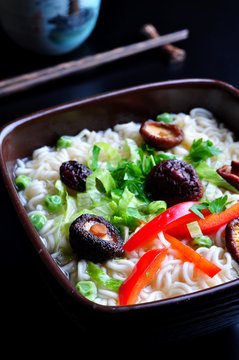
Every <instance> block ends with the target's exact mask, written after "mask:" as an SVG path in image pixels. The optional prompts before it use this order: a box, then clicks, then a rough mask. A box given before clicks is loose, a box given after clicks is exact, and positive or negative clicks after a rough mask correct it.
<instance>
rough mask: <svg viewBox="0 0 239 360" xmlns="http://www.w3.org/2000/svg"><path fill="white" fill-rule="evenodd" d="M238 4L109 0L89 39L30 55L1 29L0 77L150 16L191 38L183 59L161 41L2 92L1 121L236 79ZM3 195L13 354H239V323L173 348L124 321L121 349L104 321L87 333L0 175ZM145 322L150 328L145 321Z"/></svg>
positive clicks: (117, 36)
mask: <svg viewBox="0 0 239 360" xmlns="http://www.w3.org/2000/svg"><path fill="white" fill-rule="evenodd" d="M238 13H239V2H238V1H236V0H235V1H233V0H227V1H214V0H211V1H204V0H201V1H195V2H194V1H186V0H181V1H177V0H167V1H157V0H155V1H153V0H142V1H137V0H128V1H127V0H121V1H112V0H111V1H110V0H103V1H102V6H101V11H100V16H99V19H98V22H97V25H96V28H95V30H94V32H93V33H92V35H91V36H90V38H89V39H88V40H87V41H86V42H85V43H84V44H83V45H82V46H81V47H79V48H78V49H77V50H75V51H73V52H71V53H69V54H67V55H64V56H42V55H37V54H33V53H31V52H29V51H27V50H24V49H22V48H20V47H19V46H18V45H16V44H14V43H13V42H12V41H11V40H10V39H9V38H8V36H7V35H6V34H5V33H4V31H3V30H2V29H0V44H1V56H0V79H6V78H8V77H11V76H15V75H20V74H22V73H26V72H30V71H33V70H37V69H41V68H44V67H47V66H52V65H55V64H58V63H61V62H65V61H68V60H73V59H79V58H82V57H83V56H86V55H90V54H94V53H97V52H102V51H106V50H110V49H112V48H115V47H118V46H123V45H127V44H130V43H133V42H137V41H139V40H142V36H141V35H140V28H141V26H142V25H144V24H145V23H153V24H154V25H155V26H156V27H157V28H158V30H159V32H160V33H161V34H166V33H169V32H173V31H178V30H182V29H189V31H190V34H189V38H188V39H187V40H184V41H181V42H179V43H177V45H178V46H181V47H183V48H184V49H185V50H186V51H187V59H186V61H185V62H183V63H182V64H174V65H172V64H171V65H170V64H168V63H167V62H165V59H164V58H162V55H161V52H160V50H159V49H157V50H151V51H148V52H147V53H144V54H140V55H136V56H132V57H130V58H128V59H124V60H119V61H116V62H114V63H111V64H108V65H104V66H101V67H99V68H95V69H92V70H89V71H86V72H84V73H80V74H77V75H72V76H70V77H68V78H64V79H61V80H57V81H55V82H50V83H48V84H45V85H41V86H38V87H36V88H34V89H31V90H29V91H25V92H22V93H19V94H15V95H11V96H8V97H5V98H1V99H0V126H1V125H4V124H5V123H7V122H9V121H11V120H14V119H15V118H17V117H21V116H24V115H26V114H29V113H31V112H35V111H37V110H40V109H43V108H46V107H50V106H54V105H56V104H60V103H65V102H68V101H71V100H75V99H80V98H85V97H88V96H91V95H95V94H100V93H105V92H108V91H110V90H117V89H122V88H126V87H129V86H134V85H139V84H145V83H150V82H158V81H164V80H169V79H183V78H210V79H218V80H222V81H225V82H228V83H230V84H231V85H234V86H235V87H239V46H238V45H239V42H238V35H239V31H238V30H239V22H238ZM0 201H1V206H0V215H1V216H0V229H1V252H0V256H1V261H0V264H1V267H2V271H1V274H2V277H3V279H2V286H1V298H2V300H3V301H4V303H3V305H2V307H1V309H2V319H4V320H3V323H2V326H1V327H2V329H3V331H4V334H5V336H4V338H6V341H5V340H4V344H5V345H6V348H7V350H8V353H9V355H11V354H13V353H15V354H18V355H19V356H20V355H27V354H31V351H30V345H31V346H33V347H34V348H35V351H36V352H37V354H40V352H42V353H43V354H44V353H45V355H48V354H50V352H52V353H53V354H55V355H60V354H62V353H64V352H66V354H67V356H70V355H71V354H73V353H75V354H78V356H82V352H84V350H85V351H86V352H87V354H88V355H89V356H90V355H94V356H97V355H104V356H106V357H107V356H108V355H111V356H114V354H117V355H118V354H122V356H127V355H131V354H132V355H135V356H137V355H147V354H150V355H153V356H155V355H156V356H158V357H159V356H162V351H164V350H167V351H168V353H169V355H170V356H171V357H173V356H174V355H175V356H177V357H178V356H179V357H184V358H188V359H189V358H190V359H191V358H193V357H194V356H195V355H197V356H205V355H208V356H213V357H217V358H219V359H224V358H227V359H228V360H231V359H233V360H234V359H238V358H239V345H238V340H239V324H238V325H237V326H234V327H229V328H226V329H224V330H220V331H218V332H215V333H213V334H210V335H207V336H206V335H205V336H202V337H200V338H197V339H191V340H190V339H185V340H184V341H182V342H181V343H178V342H177V343H175V346H171V347H170V348H168V347H166V346H165V348H164V347H163V345H160V346H158V342H157V339H156V338H155V339H152V342H151V343H150V344H149V343H145V344H142V343H141V344H139V343H137V339H136V338H135V337H134V334H132V339H124V333H123V330H122V338H121V339H116V342H115V348H114V344H113V343H111V346H113V350H109V345H110V344H109V343H108V342H107V334H105V335H104V337H103V339H104V340H102V336H98V335H99V334H100V324H98V326H97V324H94V325H92V332H91V333H90V334H89V333H84V331H82V330H80V329H79V328H78V327H76V325H75V324H74V323H73V322H72V321H71V319H70V318H69V317H68V315H67V314H66V313H65V312H64V309H63V308H62V307H61V305H60V303H59V301H58V299H57V298H56V297H55V296H54V293H53V291H52V289H51V287H50V286H49V283H48V282H47V281H46V279H47V276H46V275H48V273H47V271H46V270H45V269H44V268H43V266H42V263H41V262H40V260H39V259H38V257H37V255H36V254H35V250H34V249H33V247H32V245H31V243H30V241H29V239H28V238H27V236H26V235H25V232H24V229H23V228H22V226H21V224H20V221H19V219H18V217H17V215H16V214H15V211H14V209H13V207H12V204H11V203H10V200H9V198H8V194H7V192H6V190H5V188H4V185H3V183H2V181H1V182H0ZM156 321H160V319H157V320H156ZM112 331H114V330H112V329H109V332H112ZM142 331H147V329H144V327H143V324H142ZM101 335H102V334H101ZM86 343H87V346H86V345H85V344H86ZM90 344H93V345H90ZM126 344H127V345H128V346H129V348H128V350H126V349H125V346H126ZM206 347H207V350H205V348H206ZM46 351H47V353H46Z"/></svg>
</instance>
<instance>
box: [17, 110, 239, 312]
mask: <svg viewBox="0 0 239 360" xmlns="http://www.w3.org/2000/svg"><path fill="white" fill-rule="evenodd" d="M172 116H173V123H174V124H176V125H178V126H179V127H180V128H181V129H182V131H183V133H184V140H183V142H182V143H181V144H179V145H177V146H175V147H173V148H171V149H170V150H167V151H165V152H163V151H158V153H166V154H170V155H171V156H173V155H174V156H176V158H177V159H183V158H184V157H185V156H187V154H188V152H189V149H190V147H191V146H192V143H193V141H194V140H195V139H203V140H205V141H206V140H210V141H212V142H213V144H214V145H215V146H216V147H217V148H219V149H221V150H222V152H221V153H220V154H218V155H216V156H212V157H209V158H207V159H206V163H207V165H208V166H210V167H211V168H214V169H218V168H219V167H220V166H222V165H224V164H230V163H231V160H236V161H238V160H239V142H235V140H234V138H233V134H232V133H231V131H230V130H229V129H227V128H226V127H225V126H224V125H223V124H219V123H218V122H217V121H216V119H215V118H214V116H213V114H211V113H210V112H209V111H207V110H206V109H201V108H195V109H192V110H191V112H190V113H189V114H185V113H178V114H172ZM139 128H140V124H139V123H134V122H128V123H124V124H118V125H115V126H114V128H112V129H107V130H105V131H103V130H102V131H97V132H96V131H90V130H87V129H83V130H82V131H80V133H79V134H77V135H76V136H72V137H69V139H70V145H69V144H68V145H69V146H66V147H64V146H63V147H57V146H53V147H50V146H43V147H41V148H39V149H36V150H35V151H34V152H33V154H32V157H31V158H27V159H18V160H17V164H16V169H15V176H16V177H18V176H20V175H24V176H27V177H29V178H31V182H30V183H29V184H28V185H27V186H26V187H25V189H23V190H19V189H18V190H19V191H18V194H19V196H20V199H21V201H22V204H23V205H24V207H25V209H26V211H27V213H28V216H29V217H32V215H34V214H39V213H40V214H42V215H44V219H45V222H44V225H43V227H42V228H41V229H40V230H39V231H38V232H39V236H40V237H41V239H42V241H43V243H44V245H45V246H46V248H47V249H48V251H49V252H50V254H51V255H52V257H53V259H54V260H55V261H56V263H57V264H58V265H59V267H60V268H61V270H62V271H63V272H64V274H65V275H66V276H67V277H68V278H69V280H70V281H71V282H72V283H73V285H74V286H75V285H76V284H77V283H79V282H80V281H90V280H92V278H91V276H90V274H89V271H87V266H88V261H87V260H84V259H82V260H79V261H78V260H77V258H76V257H75V256H74V254H73V253H72V249H71V246H70V244H69V231H68V230H69V224H70V223H71V222H72V221H73V220H74V219H75V218H76V217H77V216H78V215H79V214H82V213H84V208H83V207H84V206H85V209H87V208H89V203H88V200H89V199H88V198H87V196H86V195H83V194H85V193H86V192H87V191H86V192H85V193H82V194H81V195H79V194H76V193H71V194H66V189H65V188H64V187H62V184H61V182H60V177H59V168H60V166H61V164H62V163H63V162H66V161H69V160H77V161H78V162H79V163H82V164H86V165H87V166H90V165H92V161H93V155H92V151H93V147H94V146H95V145H97V146H98V147H99V148H100V149H101V150H100V153H99V158H98V164H97V165H98V171H99V169H101V170H102V169H103V170H105V171H106V169H107V167H109V164H110V165H111V166H116V165H117V162H118V161H121V160H122V159H130V160H131V161H134V160H135V158H136V159H137V156H138V155H137V149H138V148H139V147H142V145H143V144H144V141H143V139H142V136H141V135H140V133H139ZM202 184H203V187H204V194H203V198H202V199H201V201H203V200H207V201H213V200H214V199H216V198H220V197H223V196H225V195H227V198H228V202H231V204H234V203H236V202H238V201H239V194H238V192H237V191H235V192H233V191H230V190H228V189H225V188H222V187H218V186H215V185H214V184H212V183H210V182H209V181H206V180H205V179H202ZM56 193H57V194H61V195H62V194H63V193H64V196H65V199H67V200H66V203H67V205H66V206H65V208H64V210H60V211H59V212H50V211H49V210H48V209H47V208H46V206H45V205H44V199H45V197H46V196H47V195H48V194H56ZM96 195H97V196H98V195H99V192H98V193H97V194H96ZM102 201H103V200H102ZM141 201H142V200H141ZM96 203H97V201H96ZM136 204H137V201H136ZM107 206H108V205H107V203H106V202H104V203H103V205H102V203H100V204H96V206H95V208H94V207H93V206H92V204H91V207H90V212H92V213H93V214H97V215H100V216H102V217H106V218H109V214H108V213H107V211H108V208H109V206H108V207H107ZM161 206H162V209H161V211H164V210H165V209H166V207H165V208H164V206H165V203H164V202H163V201H162V202H161ZM110 211H112V209H111V210H110ZM147 216H148V218H147V220H150V219H151V218H153V217H154V216H156V214H148V215H147ZM116 226H118V227H119V229H120V231H121V234H122V236H124V239H125V241H127V240H128V238H129V237H130V236H131V235H132V233H133V232H136V231H137V230H138V227H136V228H133V229H132V228H130V227H129V226H127V224H123V226H121V224H120V223H118V224H116ZM139 226H142V225H139ZM224 230H225V226H222V227H220V228H219V229H218V230H217V231H216V232H215V233H214V234H213V235H210V238H211V240H212V246H210V247H203V246H201V247H198V248H197V249H196V250H195V251H196V252H197V253H199V254H200V255H202V256H203V257H205V258H206V259H208V260H209V261H211V262H212V263H213V264H215V265H217V266H218V267H219V268H220V269H221V271H219V272H218V273H217V274H216V275H215V276H213V277H209V276H208V275H206V274H205V273H203V272H202V271H200V270H199V269H197V267H196V266H195V265H194V263H192V262H189V261H186V260H185V259H182V258H180V257H179V256H177V251H176V250H174V249H173V248H172V247H171V246H170V244H169V242H168V241H167V240H166V239H165V236H164V234H163V233H162V232H160V233H159V234H158V236H157V238H156V239H155V240H154V242H153V243H152V247H153V248H161V247H165V248H167V254H166V256H165V258H164V260H163V262H162V264H161V266H160V268H159V270H158V271H157V273H156V275H155V277H154V279H153V280H152V281H151V283H150V284H149V285H147V286H146V287H144V288H143V289H142V290H141V291H140V293H139V295H138V298H137V300H136V303H144V302H151V301H156V300H161V299H166V298H171V297H175V296H179V295H184V294H189V293H192V292H196V291H198V290H203V289H207V288H210V287H213V286H216V285H220V284H223V283H226V282H228V281H232V280H234V279H236V278H238V277H239V266H238V264H237V263H236V261H235V260H234V259H233V258H232V256H231V254H230V253H229V252H228V251H227V249H226V246H225V231H224ZM182 241H183V242H185V243H187V241H186V240H182ZM147 250H148V249H145V248H139V249H136V250H133V251H131V252H125V254H124V256H123V257H120V258H114V259H111V260H107V261H105V262H103V263H98V264H97V266H98V267H99V268H100V269H101V270H103V271H104V272H105V273H106V274H107V275H108V276H109V277H110V278H113V279H118V280H119V281H122V282H123V281H125V279H127V278H128V277H129V276H130V274H131V272H132V270H133V268H134V266H135V264H136V263H137V262H138V260H139V259H140V258H141V257H142V255H143V254H144V253H145V252H146V251H147ZM93 301H94V302H96V303H99V304H102V305H109V306H115V305H119V296H118V292H117V291H113V290H110V289H107V288H105V287H104V286H102V284H100V283H96V293H95V297H94V299H93Z"/></svg>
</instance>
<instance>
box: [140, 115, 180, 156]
mask: <svg viewBox="0 0 239 360" xmlns="http://www.w3.org/2000/svg"><path fill="white" fill-rule="evenodd" d="M139 132H140V134H141V136H142V137H143V139H144V141H145V142H146V143H147V144H149V145H151V146H153V147H155V148H156V149H158V150H167V149H170V148H172V147H174V146H176V145H179V144H180V143H181V142H182V141H183V131H182V129H180V127H178V126H177V125H175V124H168V123H165V122H162V121H154V120H151V119H149V120H146V121H145V122H143V124H142V125H141V127H140V130H139Z"/></svg>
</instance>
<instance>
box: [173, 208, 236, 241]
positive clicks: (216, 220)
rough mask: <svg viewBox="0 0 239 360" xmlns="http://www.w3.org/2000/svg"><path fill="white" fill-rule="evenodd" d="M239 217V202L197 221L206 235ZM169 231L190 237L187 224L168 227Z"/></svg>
mask: <svg viewBox="0 0 239 360" xmlns="http://www.w3.org/2000/svg"><path fill="white" fill-rule="evenodd" d="M237 217H239V202H238V203H236V204H234V205H232V206H231V207H229V208H227V209H226V210H224V211H222V212H220V213H216V214H210V215H208V216H206V217H205V218H204V219H199V220H197V221H198V225H199V226H200V228H201V231H202V233H203V234H204V235H208V234H212V233H214V232H215V231H217V230H218V229H219V228H220V227H222V226H223V225H226V224H228V223H229V222H230V221H231V220H233V219H236V218H237ZM187 223H188V222H187ZM167 232H168V233H170V234H171V235H174V236H177V237H179V238H183V237H190V233H189V231H188V228H187V226H186V224H183V225H182V226H180V228H172V229H170V230H169V229H167Z"/></svg>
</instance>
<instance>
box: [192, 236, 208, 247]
mask: <svg viewBox="0 0 239 360" xmlns="http://www.w3.org/2000/svg"><path fill="white" fill-rule="evenodd" d="M191 244H192V245H195V246H198V247H207V248H210V247H211V246H212V240H211V239H210V237H209V236H205V235H202V236H198V237H196V238H195V239H193V240H192V241H191Z"/></svg>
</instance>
